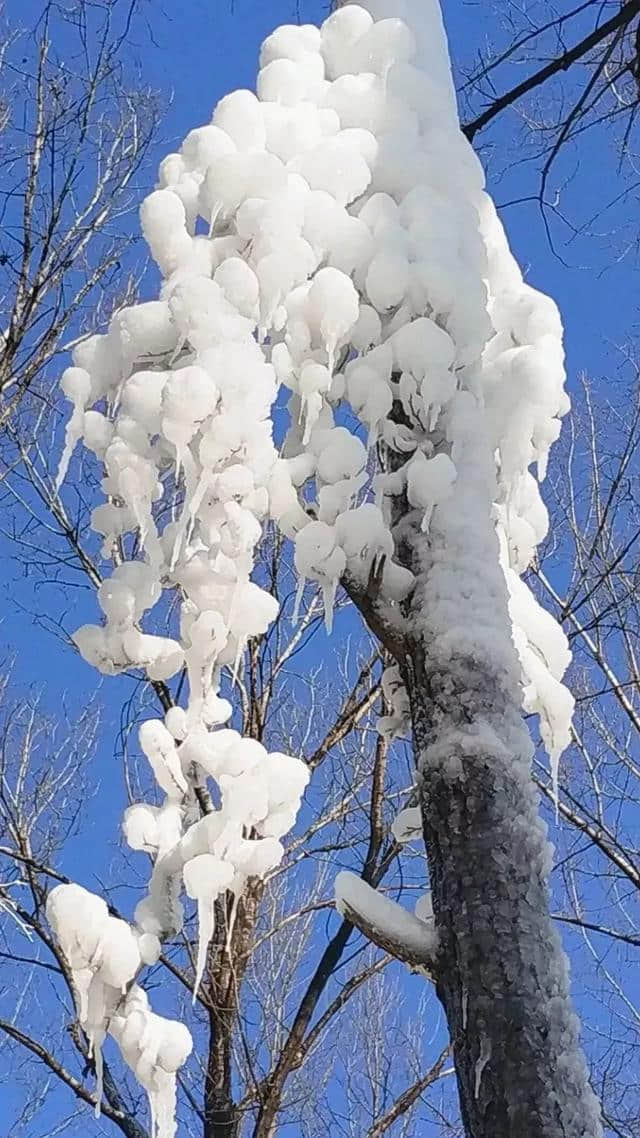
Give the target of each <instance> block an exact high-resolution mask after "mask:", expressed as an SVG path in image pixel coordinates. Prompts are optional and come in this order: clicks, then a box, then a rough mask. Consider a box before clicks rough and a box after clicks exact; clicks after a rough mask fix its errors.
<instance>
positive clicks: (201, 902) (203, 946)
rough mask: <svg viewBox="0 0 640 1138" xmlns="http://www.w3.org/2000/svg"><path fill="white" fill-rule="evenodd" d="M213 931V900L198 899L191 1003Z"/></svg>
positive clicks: (196, 990)
mask: <svg viewBox="0 0 640 1138" xmlns="http://www.w3.org/2000/svg"><path fill="white" fill-rule="evenodd" d="M214 931H215V914H214V898H213V897H212V896H203V897H198V959H197V963H196V978H195V981H194V984H193V996H192V998H191V1003H192V1004H195V1002H196V996H197V994H198V988H199V987H200V981H201V980H202V977H203V975H204V967H205V964H206V962H207V949H208V947H209V942H210V940H211V938H212V936H213V934H214Z"/></svg>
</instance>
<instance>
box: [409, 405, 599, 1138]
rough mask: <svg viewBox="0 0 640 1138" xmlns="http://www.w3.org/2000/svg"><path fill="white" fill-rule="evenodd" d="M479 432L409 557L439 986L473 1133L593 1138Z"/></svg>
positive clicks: (465, 443) (413, 695) (414, 706)
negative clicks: (446, 498) (552, 911)
mask: <svg viewBox="0 0 640 1138" xmlns="http://www.w3.org/2000/svg"><path fill="white" fill-rule="evenodd" d="M481 426H482V424H481V422H480V421H479V420H477V421H475V423H474V421H473V420H471V421H470V422H469V426H468V428H467V429H466V430H464V431H463V432H462V434H461V435H460V436H459V438H458V443H457V446H454V452H456V453H454V458H455V462H456V467H457V471H458V477H457V482H456V489H455V495H454V498H453V499H452V500H451V502H450V503H448V504H447V507H446V508H445V509H443V510H437V511H436V513H435V515H434V518H433V522H432V525H431V528H430V531H429V534H428V535H425V534H416V535H415V537H414V538H413V540H412V541H410V542H409V547H408V548H407V554H408V558H407V559H410V561H411V565H412V567H413V570H414V572H416V575H417V579H418V580H417V587H416V590H415V593H414V597H413V599H412V606H411V609H412V611H411V618H410V620H409V621H408V626H409V629H410V631H409V633H408V636H407V642H406V654H405V657H404V660H402V661H400V663H401V668H402V670H403V672H404V679H405V683H406V686H407V689H408V692H409V697H410V702H411V714H412V724H413V733H414V744H415V754H416V763H417V767H418V785H419V790H420V800H421V808H422V817H423V828H424V837H425V843H426V849H427V856H428V863H429V872H430V878H431V888H432V893H433V907H434V913H435V920H436V928H437V931H438V936H439V949H438V959H437V961H436V967H435V978H436V986H437V992H438V995H439V998H440V1000H441V1002H442V1004H443V1007H444V1009H445V1012H446V1016H447V1021H448V1024H449V1031H450V1035H451V1041H452V1044H453V1049H454V1055H455V1065H456V1072H457V1080H458V1087H459V1092H460V1103H461V1110H462V1118H463V1122H464V1127H465V1133H466V1135H467V1136H468V1138H597V1136H598V1135H600V1134H601V1133H602V1131H601V1124H600V1112H599V1107H598V1103H597V1100H596V1098H595V1096H594V1094H593V1092H592V1090H591V1088H590V1086H589V1081H588V1074H587V1068H586V1063H585V1060H584V1057H583V1054H582V1052H581V1049H580V1045H579V1038H578V1036H579V1023H578V1020H577V1018H576V1016H575V1015H574V1013H573V1011H572V1008H571V1003H570V997H569V981H568V965H567V961H566V958H565V955H564V952H563V950H562V946H561V944H560V940H559V937H558V935H557V933H556V930H555V928H554V926H553V924H552V921H551V918H550V915H549V897H548V884H547V882H548V874H549V869H550V865H551V853H552V850H551V846H550V845H549V843H548V841H547V837H546V826H545V824H544V823H543V822H542V820H541V819H540V818H539V816H538V801H537V795H536V792H535V789H534V786H533V782H532V779H531V771H530V765H531V753H532V747H531V742H530V739H529V734H528V731H527V729H526V726H525V724H524V723H523V721H522V713H521V692H520V687H519V676H520V668H519V662H518V660H517V657H516V652H515V648H514V645H513V642H512V639H511V625H510V621H509V614H508V608H507V594H506V584H505V580H504V576H503V573H502V570H501V568H500V564H499V558H498V541H497V536H496V533H495V528H494V523H493V520H492V517H491V514H490V503H491V501H492V484H493V481H494V473H493V459H492V456H491V455H490V454H489V453H488V451H487V450H486V449H485V453H483V446H482V444H479V443H478V438H481ZM493 489H495V488H494V487H493Z"/></svg>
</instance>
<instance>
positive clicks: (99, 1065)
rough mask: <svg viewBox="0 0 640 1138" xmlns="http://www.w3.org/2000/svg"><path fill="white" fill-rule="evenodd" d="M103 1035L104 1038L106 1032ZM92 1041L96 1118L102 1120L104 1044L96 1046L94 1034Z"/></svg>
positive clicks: (91, 1056) (91, 1055)
mask: <svg viewBox="0 0 640 1138" xmlns="http://www.w3.org/2000/svg"><path fill="white" fill-rule="evenodd" d="M101 1034H102V1035H103V1036H104V1032H102V1033H101ZM90 1040H91V1051H90V1053H89V1055H90V1058H93V1062H94V1066H95V1069H96V1105H95V1108H94V1116H95V1118H100V1113H101V1110H102V1093H103V1090H104V1060H103V1058H102V1043H101V1042H100V1043H99V1044H98V1046H97V1047H96V1046H95V1042H94V1034H93V1032H91V1035H90Z"/></svg>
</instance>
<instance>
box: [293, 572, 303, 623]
mask: <svg viewBox="0 0 640 1138" xmlns="http://www.w3.org/2000/svg"><path fill="white" fill-rule="evenodd" d="M306 583H307V579H306V577H299V578H298V587H297V589H296V597H295V601H294V603H293V616H292V617H291V621H292V623H293V624H297V623H298V619H299V617H300V606H301V605H302V598H303V596H304V588H305V585H306Z"/></svg>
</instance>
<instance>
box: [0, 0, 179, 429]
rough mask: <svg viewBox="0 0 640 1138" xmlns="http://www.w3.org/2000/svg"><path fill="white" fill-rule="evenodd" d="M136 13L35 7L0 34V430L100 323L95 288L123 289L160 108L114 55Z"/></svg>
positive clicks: (124, 8) (121, 294)
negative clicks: (65, 352)
mask: <svg viewBox="0 0 640 1138" xmlns="http://www.w3.org/2000/svg"><path fill="white" fill-rule="evenodd" d="M137 7H138V5H137V0H133V3H130V2H129V0H126V2H125V0H96V2H91V3H89V2H87V0H73V2H72V3H71V4H68V5H62V4H58V3H55V2H54V0H47V3H46V4H44V5H43V10H42V14H41V16H40V18H39V20H38V23H37V25H36V27H35V28H33V29H24V30H20V31H17V32H12V34H11V35H9V34H8V33H7V32H6V31H5V32H4V37H3V38H4V46H3V48H2V49H0V130H1V132H2V133H1V145H2V159H1V161H0V232H1V234H2V236H1V238H0V424H1V423H5V422H6V421H7V419H8V417H9V416H10V415H11V414H12V412H13V411H14V409H15V408H16V407H17V405H18V403H19V401H20V399H21V397H22V396H23V395H24V393H25V392H26V391H28V390H30V389H33V388H34V387H36V386H40V385H41V381H42V380H43V379H45V378H46V369H47V367H48V365H49V364H50V362H51V360H52V359H54V358H55V357H56V355H57V353H58V352H59V351H60V350H61V349H62V348H63V347H65V346H66V345H68V343H69V341H71V340H73V338H74V337H77V336H78V335H79V334H81V333H82V332H84V331H86V330H87V329H88V328H93V327H94V326H95V325H96V324H97V323H100V320H101V319H104V317H105V316H106V315H107V313H106V312H105V311H104V293H105V292H106V291H107V290H108V293H109V304H110V305H113V304H118V303H122V302H123V301H124V299H125V298H126V297H127V295H128V294H129V293H130V292H131V290H132V283H133V282H132V280H131V279H130V273H131V272H132V263H131V260H130V258H129V257H128V256H127V249H128V247H129V246H130V245H131V233H130V224H129V214H130V212H131V211H132V209H133V208H134V206H135V204H137V199H138V196H139V188H137V187H136V179H137V177H138V175H139V174H140V171H141V169H142V167H143V164H144V161H145V158H146V156H147V154H148V151H149V147H150V144H151V142H152V139H153V137H154V133H155V131H156V128H157V125H158V122H159V118H160V113H161V107H160V102H159V99H158V96H157V95H156V94H155V93H154V92H153V91H151V90H149V89H148V88H146V87H145V86H144V84H143V83H142V82H141V81H140V79H139V77H138V75H137V74H136V71H135V68H134V67H133V65H132V63H131V61H130V60H128V58H127V55H126V41H127V36H128V34H129V32H130V29H131V27H132V25H133V24H134V22H135V20H136V14H137ZM0 15H1V12H0ZM3 30H4V29H3Z"/></svg>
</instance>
